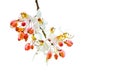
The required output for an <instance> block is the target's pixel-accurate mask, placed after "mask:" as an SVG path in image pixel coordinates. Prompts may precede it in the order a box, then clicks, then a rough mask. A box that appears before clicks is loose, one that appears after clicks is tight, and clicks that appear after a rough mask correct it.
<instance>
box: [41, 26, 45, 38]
mask: <svg viewBox="0 0 120 72" xmlns="http://www.w3.org/2000/svg"><path fill="white" fill-rule="evenodd" d="M40 29H41V30H42V33H43V35H44V37H45V38H46V33H45V32H44V30H43V29H42V28H41V27H40Z"/></svg>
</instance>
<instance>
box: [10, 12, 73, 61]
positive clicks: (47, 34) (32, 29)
mask: <svg viewBox="0 0 120 72" xmlns="http://www.w3.org/2000/svg"><path fill="white" fill-rule="evenodd" d="M46 24H47V23H46V21H45V20H44V19H43V18H42V16H41V12H40V10H38V12H37V14H36V15H35V16H34V17H32V16H30V15H28V14H27V13H25V12H22V13H21V14H20V17H19V18H18V19H16V20H13V21H11V23H10V26H11V28H13V29H15V31H16V32H17V33H18V41H21V40H24V41H25V42H26V44H25V50H26V51H29V50H33V49H36V53H35V55H37V54H38V53H39V51H41V52H43V53H44V54H45V56H46V61H48V60H49V59H51V57H52V56H54V58H55V59H56V60H57V59H58V57H59V56H60V57H62V58H64V57H65V51H64V50H63V49H62V47H63V46H64V45H66V46H68V47H71V46H72V45H73V42H72V41H71V39H72V37H73V36H72V35H70V34H69V33H67V32H62V33H60V34H59V35H56V34H55V28H54V27H50V28H49V29H48V30H47V29H46ZM35 55H34V56H35Z"/></svg>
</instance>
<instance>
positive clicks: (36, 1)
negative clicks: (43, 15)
mask: <svg viewBox="0 0 120 72" xmlns="http://www.w3.org/2000/svg"><path fill="white" fill-rule="evenodd" d="M35 3H36V6H37V10H38V9H40V7H39V4H38V0H35Z"/></svg>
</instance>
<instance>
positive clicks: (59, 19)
mask: <svg viewBox="0 0 120 72" xmlns="http://www.w3.org/2000/svg"><path fill="white" fill-rule="evenodd" d="M39 4H40V7H41V11H42V16H43V17H44V18H45V19H46V21H47V22H48V25H51V26H58V27H59V26H61V29H62V28H63V29H65V30H67V31H69V32H71V33H72V34H74V35H75V37H74V38H73V42H74V45H73V47H71V48H68V49H65V51H66V57H65V58H64V59H61V58H59V60H57V61H55V60H54V59H52V60H50V61H49V63H48V65H46V63H45V61H44V56H43V55H42V54H41V55H39V56H37V57H36V59H35V60H34V61H32V56H33V53H34V52H32V51H28V52H26V51H24V43H23V42H18V41H17V33H16V32H15V31H14V30H12V29H11V28H10V26H9V23H10V21H11V20H13V19H16V18H17V17H18V16H19V14H20V12H23V11H25V12H27V13H28V14H31V15H34V14H35V13H36V6H35V3H34V0H1V1H0V72H25V71H26V72H56V71H57V72H63V71H65V72H120V1H119V0H39Z"/></svg>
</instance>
